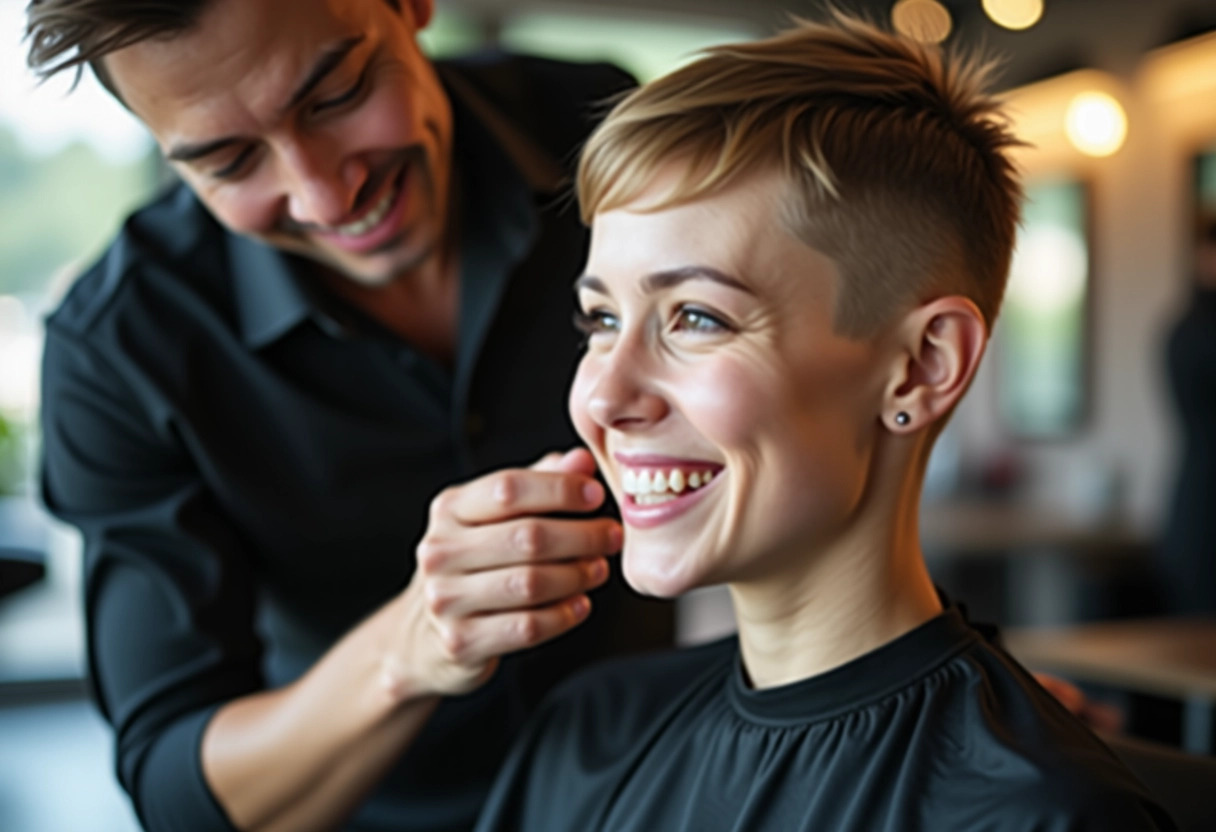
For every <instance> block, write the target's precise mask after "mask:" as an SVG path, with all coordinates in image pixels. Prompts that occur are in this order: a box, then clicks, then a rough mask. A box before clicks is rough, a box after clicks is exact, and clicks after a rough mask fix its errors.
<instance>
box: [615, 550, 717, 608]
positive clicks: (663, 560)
mask: <svg viewBox="0 0 1216 832" xmlns="http://www.w3.org/2000/svg"><path fill="white" fill-rule="evenodd" d="M688 560H689V559H688V558H687V556H683V557H679V558H676V557H672V556H669V555H665V554H659V553H654V552H648V551H646V550H645V548H643V547H634V546H630V545H629V544H628V543H626V545H625V550H624V551H623V552H622V553H621V567H622V573H623V574H624V576H625V581H626V583H628V584H629V585H630V586H631V587H633V588H634V590H636V591H637V592H640V593H642V594H643V595H649V596H652V597H654V598H676V597H678V596H680V595H683V594H684V593H686V592H690V591H692V590H694V589H697V588H698V587H701V586H704V585H705V581H704V580H703V578H704V576H702V575H700V574H698V572H697V570H695V569H692V568H690V566H689V563H688Z"/></svg>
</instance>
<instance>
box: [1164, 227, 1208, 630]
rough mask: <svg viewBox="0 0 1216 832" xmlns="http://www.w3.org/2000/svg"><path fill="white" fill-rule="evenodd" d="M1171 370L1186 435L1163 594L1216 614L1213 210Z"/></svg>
mask: <svg viewBox="0 0 1216 832" xmlns="http://www.w3.org/2000/svg"><path fill="white" fill-rule="evenodd" d="M1166 370H1167V376H1168V379H1169V387H1170V393H1171V395H1172V398H1173V404H1174V410H1175V413H1176V416H1177V420H1178V421H1177V425H1178V427H1179V430H1180V435H1181V442H1180V443H1179V470H1178V476H1177V480H1176V482H1175V485H1174V490H1173V493H1172V499H1171V501H1170V504H1169V509H1168V513H1167V515H1166V523H1165V530H1164V534H1163V537H1162V544H1161V558H1160V562H1161V571H1162V575H1163V578H1164V584H1165V586H1164V589H1165V596H1166V597H1165V600H1166V604H1167V606H1168V611H1169V612H1171V613H1182V614H1187V613H1190V614H1195V613H1203V614H1207V615H1216V216H1210V217H1208V218H1207V219H1206V221H1205V222H1203V223H1201V225H1200V230H1199V234H1198V240H1197V241H1196V246H1195V271H1194V284H1193V287H1192V291H1191V297H1190V300H1189V304H1188V306H1187V308H1186V311H1185V312H1184V313H1183V315H1182V316H1181V317H1180V318H1179V319H1178V320H1177V321H1176V322H1175V323H1174V325H1173V327H1172V329H1171V330H1170V333H1169V339H1168V341H1167V344H1166Z"/></svg>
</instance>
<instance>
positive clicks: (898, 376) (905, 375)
mask: <svg viewBox="0 0 1216 832" xmlns="http://www.w3.org/2000/svg"><path fill="white" fill-rule="evenodd" d="M987 343H988V325H987V324H986V323H985V322H984V316H983V315H982V314H981V313H980V311H979V309H978V308H977V307H976V305H975V303H974V302H973V301H971V300H970V299H969V298H965V297H962V296H959V295H951V296H949V297H944V298H938V299H937V300H934V301H932V302H930V303H927V304H925V305H924V306H918V307H917V308H916V309H914V310H912V311H911V312H909V313H908V314H907V315H906V316H905V317H904V319H903V321H902V323H901V324H900V325H899V328H898V337H897V341H896V348H897V350H898V356H897V359H896V362H895V364H894V366H893V370H892V373H891V378H890V380H889V381H888V384H887V389H886V395H885V396H884V402H883V412H882V414H881V419H882V421H883V424H885V425H886V426H887V427H888V428H889V429H890V430H891V431H892V432H894V433H914V432H916V431H919V430H921V429H922V428H925V427H928V426H930V425H932V424H933V423H934V422H936V421H937V420H938V419H941V418H943V417H945V416H946V415H948V414H949V413H950V412H951V411H952V410H953V409H954V406H955V405H956V404H958V401H959V399H961V398H962V396H963V393H965V392H967V388H968V386H969V385H970V384H971V379H972V378H974V377H975V371H976V369H977V368H978V367H979V364H980V359H982V358H983V357H984V347H985V346H986V345H987Z"/></svg>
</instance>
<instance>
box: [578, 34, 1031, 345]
mask: <svg viewBox="0 0 1216 832" xmlns="http://www.w3.org/2000/svg"><path fill="white" fill-rule="evenodd" d="M991 68H992V65H991V64H983V63H979V62H977V61H975V60H963V59H951V58H949V57H946V56H943V54H942V53H941V51H940V50H939V49H938V48H936V47H932V46H926V45H922V44H920V43H917V42H914V41H911V40H908V39H905V38H901V37H898V36H896V35H892V34H889V33H887V32H884V31H882V30H880V29H878V28H877V27H875V26H873V25H871V24H869V23H865V22H863V21H860V20H857V19H855V18H851V17H849V16H847V15H845V14H843V13H841V12H833V13H832V16H831V21H830V22H829V23H827V24H818V23H812V22H808V21H804V20H799V19H795V25H793V26H792V27H791V28H789V29H787V30H785V31H783V32H781V33H780V34H778V35H776V36H775V37H771V38H768V39H765V40H758V41H754V42H749V43H738V44H732V45H727V46H718V47H715V48H711V49H708V50H706V51H705V52H704V53H703V54H702V56H701V57H700V58H699V59H697V60H696V61H694V62H693V63H690V64H688V65H686V66H684V67H682V68H680V69H677V70H675V71H674V72H671V73H669V74H667V75H665V76H663V77H661V78H658V79H656V80H654V81H651V82H650V83H648V84H646V85H644V86H642V87H641V88H639V89H637V90H635V91H634V92H632V93H631V94H629V95H628V96H627V97H625V98H624V99H622V100H621V101H620V102H619V103H618V104H617V105H616V106H615V107H614V108H613V109H612V111H611V112H610V113H609V115H608V117H607V118H606V119H605V120H604V122H603V123H602V124H601V125H600V126H599V128H598V129H597V130H596V131H595V132H594V133H593V134H592V136H591V138H590V139H589V140H588V142H587V145H586V147H585V148H584V150H583V154H582V158H581V160H580V163H579V169H578V182H577V188H578V196H579V201H580V206H581V211H582V217H583V221H584V222H585V223H587V224H590V223H591V220H592V218H593V217H594V216H595V215H596V214H598V213H601V212H603V211H609V210H612V209H614V208H620V207H623V206H624V205H626V204H629V203H631V202H632V201H634V200H635V199H637V198H638V197H639V196H640V195H641V194H642V193H643V192H644V191H645V190H646V188H647V187H648V185H649V183H651V182H652V181H653V178H654V175H655V174H656V172H657V171H658V170H659V169H660V168H662V167H664V166H666V165H668V164H669V163H671V162H672V161H673V160H674V161H680V162H686V163H687V164H686V166H685V173H684V175H683V177H682V179H680V180H679V181H678V183H677V184H676V186H675V188H674V190H673V191H672V192H671V193H670V194H669V195H668V196H667V197H666V198H665V199H664V200H663V201H662V203H661V204H654V205H651V206H648V207H649V208H651V209H655V210H657V209H660V208H663V207H668V206H670V205H674V204H677V203H681V202H687V201H690V200H693V199H696V198H697V197H699V196H703V195H706V194H708V193H711V192H713V191H714V190H716V189H718V188H721V187H723V186H724V185H726V184H727V183H728V182H730V181H732V180H734V179H736V178H737V177H739V176H742V175H744V174H747V173H749V172H753V171H756V170H758V169H760V168H763V167H766V166H771V165H780V166H781V167H782V168H783V169H784V171H785V172H786V175H787V179H788V182H789V183H790V185H791V186H792V188H791V197H792V198H790V199H788V200H786V202H785V204H784V220H785V224H786V226H787V228H788V230H789V231H790V232H791V233H792V234H793V235H794V236H795V237H796V238H798V239H799V240H801V241H802V242H804V243H806V244H807V245H809V246H811V247H812V248H814V249H816V250H818V251H820V252H822V253H824V254H826V255H827V256H829V257H831V258H832V260H833V261H834V262H835V263H836V265H837V268H838V269H839V271H840V274H841V277H842V287H841V290H840V293H839V301H838V304H837V308H836V309H835V310H834V321H835V325H836V330H837V331H838V332H840V333H842V334H845V335H846V336H850V337H865V336H869V335H873V334H874V333H876V332H877V331H878V330H879V329H880V328H881V327H882V326H883V325H884V324H885V323H887V322H888V321H889V320H890V319H891V318H892V316H893V315H894V314H895V313H897V312H899V311H901V310H904V309H907V308H910V307H911V306H912V305H915V304H917V303H923V302H926V301H928V300H931V299H933V298H935V297H940V296H943V295H946V294H961V295H963V296H965V297H969V298H971V300H972V301H974V302H975V304H976V306H977V307H978V308H979V310H980V312H981V313H982V314H983V315H984V318H985V320H986V323H987V324H988V326H989V329H991V326H992V324H993V322H994V321H995V319H996V315H997V312H998V310H999V309H1000V304H1001V297H1002V295H1003V294H1004V290H1005V282H1006V279H1007V276H1008V272H1009V263H1010V258H1011V256H1012V251H1013V243H1014V235H1015V232H1016V227H1017V223H1018V219H1019V213H1020V204H1021V199H1022V191H1021V186H1020V184H1019V181H1018V177H1017V173H1016V171H1015V169H1014V166H1013V164H1012V162H1011V161H1010V159H1009V158H1008V157H1007V155H1006V151H1007V150H1008V149H1009V148H1011V147H1013V146H1015V145H1017V144H1019V142H1018V141H1017V140H1016V139H1015V138H1014V137H1013V135H1012V133H1011V132H1010V131H1009V129H1008V126H1007V123H1006V121H1005V119H1004V118H1003V117H1002V116H1001V113H1000V111H999V108H998V103H997V101H996V100H995V99H994V98H993V97H991V96H990V95H988V94H987V93H986V92H985V91H984V88H985V86H986V83H987V81H988V78H989V76H990V74H991Z"/></svg>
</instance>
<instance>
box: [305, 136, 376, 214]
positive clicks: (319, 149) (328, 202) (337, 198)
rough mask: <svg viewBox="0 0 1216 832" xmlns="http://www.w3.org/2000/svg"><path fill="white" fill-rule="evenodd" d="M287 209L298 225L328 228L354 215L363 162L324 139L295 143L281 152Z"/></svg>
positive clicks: (364, 174)
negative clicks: (326, 143)
mask: <svg viewBox="0 0 1216 832" xmlns="http://www.w3.org/2000/svg"><path fill="white" fill-rule="evenodd" d="M285 156H286V169H287V174H288V175H287V180H288V181H287V211H288V214H289V216H290V217H291V219H292V221H294V222H296V223H298V224H300V225H309V226H322V227H326V228H332V227H334V226H337V225H341V224H343V223H347V222H350V221H351V220H352V219H354V213H355V212H356V211H357V209H358V207H359V206H358V205H356V201H357V200H358V197H359V191H360V189H361V188H362V187H363V185H364V184H365V183H366V182H367V174H368V171H367V166H366V165H365V164H363V163H362V162H360V161H359V160H358V159H357V158H351V159H343V158H341V154H340V151H337V150H336V149H334V148H331V147H328V146H327V145H325V144H324V143H320V142H315V143H303V142H301V143H298V144H296V145H295V146H294V147H292V148H290V150H289V151H288V152H287V153H286V154H285Z"/></svg>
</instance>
